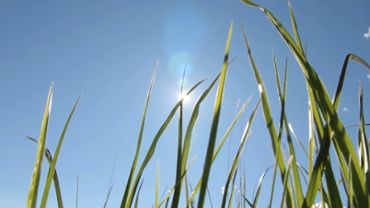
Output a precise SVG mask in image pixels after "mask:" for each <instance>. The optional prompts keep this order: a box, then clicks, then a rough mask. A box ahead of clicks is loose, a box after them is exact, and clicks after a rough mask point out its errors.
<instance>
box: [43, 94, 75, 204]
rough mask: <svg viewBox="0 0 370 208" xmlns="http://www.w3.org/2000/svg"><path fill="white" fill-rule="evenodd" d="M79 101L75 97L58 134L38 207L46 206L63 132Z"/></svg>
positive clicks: (64, 132)
mask: <svg viewBox="0 0 370 208" xmlns="http://www.w3.org/2000/svg"><path fill="white" fill-rule="evenodd" d="M79 101H80V97H78V98H77V101H76V102H75V104H74V106H73V108H72V111H71V112H70V114H69V116H68V119H67V121H66V123H65V125H64V128H63V131H62V134H61V135H60V138H59V141H58V145H57V148H56V150H55V153H54V158H53V160H52V161H51V163H50V166H49V171H48V175H47V178H46V182H45V188H44V192H43V194H42V198H41V205H40V207H46V203H47V200H48V196H49V191H50V186H51V182H52V180H53V177H54V173H55V166H56V164H57V160H58V157H59V152H60V149H61V147H62V144H63V141H64V136H65V134H66V132H67V129H68V126H69V123H70V121H71V119H72V117H73V114H74V112H75V110H76V108H77V105H78V102H79Z"/></svg>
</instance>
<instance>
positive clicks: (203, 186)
mask: <svg viewBox="0 0 370 208" xmlns="http://www.w3.org/2000/svg"><path fill="white" fill-rule="evenodd" d="M231 35H232V23H231V24H230V28H229V32H228V37H227V42H226V49H225V57H224V63H223V66H222V69H221V76H220V82H219V85H218V89H217V93H216V101H215V105H214V109H213V118H212V126H211V132H210V136H209V141H208V147H207V153H206V158H205V162H204V167H203V173H202V182H201V187H200V191H199V199H198V206H197V207H198V208H203V206H204V201H205V197H206V189H207V184H208V178H209V174H210V172H211V166H212V156H213V151H214V146H215V143H216V137H217V129H218V121H219V117H220V113H221V102H222V97H223V91H224V85H225V80H226V72H227V66H228V59H229V50H230V41H231Z"/></svg>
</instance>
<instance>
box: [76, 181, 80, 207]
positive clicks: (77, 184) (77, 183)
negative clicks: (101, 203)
mask: <svg viewBox="0 0 370 208" xmlns="http://www.w3.org/2000/svg"><path fill="white" fill-rule="evenodd" d="M79 184H80V179H79V177H78V175H77V180H76V202H75V206H76V208H78V192H79V190H78V189H79Z"/></svg>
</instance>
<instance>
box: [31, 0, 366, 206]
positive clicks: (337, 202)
mask: <svg viewBox="0 0 370 208" xmlns="http://www.w3.org/2000/svg"><path fill="white" fill-rule="evenodd" d="M242 2H243V3H245V4H246V5H248V6H251V7H254V8H257V9H258V10H260V11H262V12H263V13H264V14H265V15H266V17H267V18H268V20H269V21H270V22H271V23H272V25H273V26H274V27H275V28H276V30H277V32H278V33H279V34H280V36H281V37H282V40H283V41H284V42H285V43H286V45H287V46H288V48H289V49H290V51H291V53H292V55H293V56H294V58H295V59H296V61H297V62H298V64H299V66H300V68H301V70H302V72H303V74H304V76H305V78H306V88H307V94H308V103H309V107H308V111H309V127H308V128H309V136H308V150H307V149H305V147H304V145H303V144H302V141H300V140H299V139H298V138H297V137H296V135H295V134H294V131H293V130H292V126H291V124H290V123H289V121H288V118H287V116H286V113H285V112H286V109H285V100H286V91H287V74H288V73H287V72H288V70H287V69H288V67H287V64H286V65H285V70H284V78H283V84H282V83H281V80H280V77H279V69H278V65H277V61H276V58H275V57H274V58H273V68H274V72H275V77H276V85H277V86H276V87H277V89H278V96H279V98H280V105H281V106H280V107H281V108H280V114H279V115H280V117H279V120H278V121H279V122H278V124H277V127H276V126H275V123H274V122H273V118H272V114H271V110H270V104H269V99H268V95H267V91H266V88H265V84H264V82H263V79H262V77H261V74H260V72H259V69H258V67H257V64H256V63H255V62H254V59H253V54H252V50H251V46H250V44H249V42H248V39H247V36H246V34H245V32H244V31H243V37H244V43H245V47H246V50H247V58H248V59H249V62H250V64H251V68H252V71H253V74H254V76H255V78H256V82H257V87H258V89H259V92H260V99H259V100H258V101H257V102H256V105H255V107H254V108H253V110H252V113H251V115H250V116H249V118H248V119H247V122H246V124H245V129H244V131H243V134H242V135H241V140H240V145H239V147H238V150H237V152H236V155H235V156H234V159H233V161H232V163H231V164H232V165H231V167H230V170H229V172H228V175H227V178H226V180H225V186H224V187H225V191H224V194H223V196H222V204H221V205H220V206H221V207H222V208H224V207H226V206H227V207H234V206H235V207H257V205H258V201H259V197H260V192H261V188H262V182H263V180H264V178H265V176H266V174H267V172H268V171H269V170H273V174H272V179H273V180H272V184H271V191H270V196H269V201H268V202H269V204H268V207H272V206H273V200H274V196H276V195H277V194H276V193H275V186H276V183H277V180H276V178H277V176H278V175H280V182H281V186H282V188H283V193H282V194H281V196H280V197H281V198H280V206H281V207H304V208H308V207H313V206H315V201H317V200H319V201H320V203H321V205H326V206H328V207H343V206H344V204H346V206H348V207H369V206H370V173H369V165H370V164H369V163H370V158H369V146H368V138H367V135H366V129H365V126H366V123H365V117H364V110H363V92H362V87H361V86H360V88H359V104H360V110H359V123H358V125H357V126H358V137H357V151H356V149H355V147H354V144H353V143H352V140H351V138H350V137H349V135H348V134H347V131H346V128H345V127H344V125H343V122H342V121H341V119H340V117H339V116H338V112H337V109H338V106H339V102H340V98H341V91H342V88H343V83H344V80H345V75H346V72H347V66H348V63H349V61H355V62H358V63H360V64H362V65H363V66H365V68H367V69H370V65H369V64H368V63H367V62H366V61H365V60H363V59H362V58H360V57H358V56H356V55H354V54H348V55H347V56H346V57H345V60H344V63H343V67H342V70H341V73H340V76H339V81H338V84H337V89H336V92H335V94H334V96H333V97H332V98H330V96H329V93H328V91H327V90H326V88H325V85H324V83H323V82H322V81H321V79H320V77H319V76H318V74H317V73H316V71H315V70H314V68H313V67H312V66H311V65H310V63H309V61H308V60H307V57H306V53H305V51H304V49H303V47H302V41H301V39H300V36H299V32H298V26H297V23H296V19H295V16H294V11H293V9H292V6H291V5H290V3H288V7H289V11H290V18H291V25H292V28H293V35H291V34H290V33H289V32H288V31H287V29H286V28H285V27H284V26H283V25H282V23H281V22H279V20H278V19H277V18H276V17H275V16H274V15H273V14H272V13H271V12H270V11H269V10H268V9H267V8H265V7H263V6H261V5H259V4H256V3H254V2H252V1H249V0H242ZM231 36H232V24H231V25H230V28H229V32H228V37H227V42H226V49H225V56H224V61H223V65H222V67H221V71H220V73H219V74H218V75H217V76H216V77H215V78H214V80H213V81H212V82H211V83H210V85H209V86H208V87H207V88H206V90H205V91H204V92H203V93H202V94H201V95H200V96H199V98H198V100H197V101H196V102H195V104H194V106H193V109H192V112H191V116H190V120H189V121H188V123H187V125H185V126H184V122H185V121H184V120H183V107H184V106H183V100H179V101H178V102H177V103H176V104H175V106H174V107H173V108H172V110H171V111H170V113H169V115H168V116H167V118H166V119H165V121H164V122H163V123H162V125H161V127H160V128H159V130H158V131H157V133H156V134H155V136H154V137H153V139H152V140H151V144H150V146H149V149H148V150H146V151H145V152H144V159H143V160H142V161H141V162H140V161H139V160H138V158H139V155H140V154H141V152H142V151H143V150H142V148H141V143H142V140H143V132H144V129H145V120H146V113H147V109H148V107H149V100H150V96H151V92H152V88H153V84H154V80H155V73H154V75H153V77H152V80H151V82H150V85H149V89H148V92H147V96H146V100H145V103H144V110H143V114H142V118H141V127H140V130H139V134H138V139H137V146H136V151H135V154H134V157H133V161H132V165H131V169H130V173H129V176H128V178H127V182H126V185H125V186H124V192H123V195H122V200H121V205H120V207H121V208H129V207H132V206H134V207H138V206H139V204H140V200H141V197H140V190H141V188H142V186H143V178H142V175H143V172H144V171H145V168H146V166H147V164H148V163H149V162H150V161H151V159H152V156H153V155H154V153H155V150H156V147H157V144H158V141H159V140H160V139H161V135H162V134H163V132H164V131H165V130H166V129H167V127H168V125H169V123H170V122H171V121H172V120H173V119H174V117H175V115H176V114H178V146H177V165H176V168H175V170H174V173H175V174H176V178H175V182H174V184H173V186H172V188H171V189H170V191H169V192H168V193H167V195H165V196H164V197H162V198H161V199H160V198H159V193H158V192H159V181H158V175H159V167H158V166H157V171H156V177H155V180H156V189H155V190H156V191H155V202H154V203H153V204H154V207H155V208H157V207H169V206H170V207H171V208H175V207H180V206H181V207H182V206H183V205H185V206H186V207H195V205H196V207H199V208H202V207H204V204H205V201H206V198H207V196H206V194H207V192H208V188H207V187H208V186H207V184H208V182H209V176H210V174H211V170H212V164H213V162H214V160H215V159H216V157H217V155H218V153H219V151H220V149H221V148H222V146H223V145H224V143H225V141H226V140H227V139H228V137H229V134H230V132H231V131H232V129H233V127H234V126H235V124H236V123H237V121H238V119H239V118H240V116H241V115H242V113H243V112H244V110H245V109H246V107H247V104H248V103H249V102H250V100H251V98H249V99H248V100H247V101H246V102H245V103H244V104H243V106H242V107H241V108H240V111H239V112H238V113H237V115H236V116H235V118H234V119H233V121H232V122H231V123H230V125H229V127H228V128H227V130H226V132H224V134H223V135H222V136H221V137H220V139H219V143H218V145H217V146H216V141H217V138H218V125H219V118H220V115H221V106H222V98H223V93H224V86H225V80H226V75H227V71H228V65H229V64H230V62H229V51H230V41H231ZM204 81H205V80H202V81H200V82H198V83H196V84H195V85H194V86H193V87H192V88H190V90H189V91H188V92H187V94H190V93H192V92H193V91H194V90H195V89H196V88H197V87H198V86H199V85H200V84H202V83H203V82H204ZM217 82H218V86H217V92H216V97H215V103H214V109H213V115H212V125H211V128H210V129H209V131H210V134H209V139H208V147H207V151H206V152H205V161H204V166H203V170H202V173H200V178H199V179H198V181H197V183H196V186H195V187H194V189H193V188H192V187H191V184H190V182H189V181H188V179H187V171H188V169H189V168H190V165H189V161H188V156H189V150H190V144H191V139H192V131H193V129H194V127H195V126H196V122H197V119H198V116H199V112H200V109H201V104H202V102H203V101H204V100H205V99H206V98H207V97H208V96H209V93H210V91H211V90H212V88H213V87H214V86H215V85H216V83H217ZM182 90H183V88H182V87H181V91H182ZM52 97H53V86H51V87H50V90H49V95H48V98H47V102H46V106H45V111H44V115H43V119H42V123H41V129H40V135H39V137H38V139H34V138H31V137H28V139H30V140H32V141H33V142H36V143H37V152H36V160H35V165H34V170H33V174H32V180H31V185H30V189H29V193H28V198H27V207H29V208H34V207H36V205H37V200H38V190H39V182H40V175H41V166H42V160H43V158H44V157H46V158H47V160H48V161H49V169H48V174H47V178H46V182H45V187H44V189H43V192H42V197H41V202H40V207H46V204H47V199H48V194H49V190H50V187H51V184H52V181H53V182H54V187H55V190H56V191H55V192H56V195H57V202H58V207H63V200H62V194H61V189H60V186H59V179H58V176H57V173H56V169H55V167H56V163H57V159H58V156H59V153H60V150H61V146H62V143H63V140H64V137H65V134H66V131H67V129H68V126H69V123H70V121H71V118H72V116H73V114H74V112H75V110H76V107H77V105H78V102H79V98H78V99H77V101H76V103H75V105H74V106H73V108H72V110H71V112H70V114H69V117H68V119H67V121H66V123H65V126H64V128H63V131H62V133H61V136H60V138H59V142H58V146H57V148H56V150H55V152H54V155H53V156H52V154H51V153H50V151H49V150H48V149H47V148H46V137H47V130H48V121H49V114H50V109H51V103H52ZM259 106H261V108H262V111H263V115H264V118H265V122H266V127H267V130H268V132H269V134H270V139H271V143H272V152H273V154H274V156H275V161H274V165H273V166H271V167H268V168H267V169H266V170H265V171H264V172H263V173H262V175H261V177H260V180H259V181H258V184H257V187H256V189H255V190H256V191H255V193H254V194H253V196H252V198H248V197H247V192H246V190H247V188H246V182H245V181H246V177H245V172H243V171H240V168H239V167H240V166H239V161H240V158H241V156H242V151H243V148H244V147H245V144H246V141H247V139H248V135H249V131H250V128H251V124H252V123H253V119H254V116H255V113H256V111H257V109H258V108H259ZM283 132H285V134H283ZM283 135H285V138H283ZM292 138H296V139H298V142H299V144H300V145H301V147H302V148H303V149H304V152H305V155H306V157H307V160H308V167H306V168H304V167H302V165H300V163H299V162H298V161H297V160H296V153H295V152H296V150H295V149H296V146H294V144H293V141H292V140H293V139H292ZM283 139H286V141H287V143H288V147H289V148H288V150H289V154H290V157H289V158H284V155H283V153H282V152H283V151H282V146H281V143H282V140H283ZM330 147H333V149H334V151H335V153H336V157H335V158H336V159H337V160H336V161H332V160H331V159H332V158H333V157H330V151H329V149H330ZM356 152H358V154H357V153H356ZM333 167H338V169H339V170H337V171H338V172H339V173H340V177H339V178H336V177H335V174H334V173H335V172H334V171H335V170H334V169H333ZM238 175H239V184H240V190H238V191H235V183H236V179H237V178H238V177H237V176H238ZM302 183H305V186H304V185H302ZM304 187H305V188H304ZM184 189H185V198H184V199H185V201H181V199H182V197H181V196H182V195H181V194H183V192H182V191H183V190H184ZM110 191H111V189H110V190H109V191H108V195H107V197H106V200H105V202H104V207H106V206H107V204H108V200H109V196H110ZM341 192H344V193H345V194H342V195H341V194H340V193H341ZM208 194H209V192H208ZM196 199H197V200H196ZM209 199H210V197H209ZM77 200H78V199H76V206H77V204H78V203H77ZM233 202H236V204H235V205H233ZM210 204H211V205H212V206H213V204H212V201H210ZM274 206H276V205H274Z"/></svg>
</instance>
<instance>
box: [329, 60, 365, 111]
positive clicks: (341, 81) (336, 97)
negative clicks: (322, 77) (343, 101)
mask: <svg viewBox="0 0 370 208" xmlns="http://www.w3.org/2000/svg"><path fill="white" fill-rule="evenodd" d="M350 60H353V61H355V62H357V63H359V64H362V65H363V66H365V67H366V68H367V69H368V70H370V64H368V63H367V62H366V61H365V60H364V59H362V58H361V57H359V56H357V55H355V54H347V55H346V57H345V59H344V63H343V66H342V70H341V72H340V75H339V80H338V86H337V89H336V91H335V95H334V98H333V105H334V107H335V108H336V109H337V108H338V106H339V101H340V95H341V92H342V88H343V84H344V78H345V77H346V72H347V67H348V62H349V61H350Z"/></svg>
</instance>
